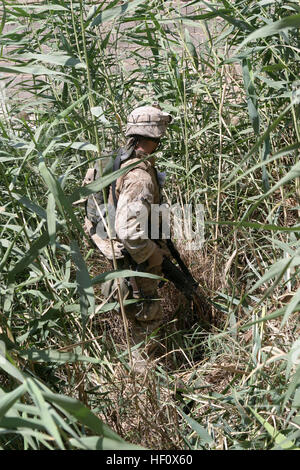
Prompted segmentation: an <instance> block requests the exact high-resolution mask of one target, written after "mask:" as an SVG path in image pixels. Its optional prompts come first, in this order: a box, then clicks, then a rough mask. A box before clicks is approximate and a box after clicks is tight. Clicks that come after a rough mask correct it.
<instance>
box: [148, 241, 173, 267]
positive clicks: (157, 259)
mask: <svg viewBox="0 0 300 470" xmlns="http://www.w3.org/2000/svg"><path fill="white" fill-rule="evenodd" d="M168 254H169V253H168V251H167V250H164V249H163V248H160V247H159V246H158V247H157V248H156V249H155V250H154V252H153V253H152V255H151V256H149V258H148V259H147V262H148V268H149V269H150V268H153V267H154V266H161V265H162V262H163V260H164V256H168Z"/></svg>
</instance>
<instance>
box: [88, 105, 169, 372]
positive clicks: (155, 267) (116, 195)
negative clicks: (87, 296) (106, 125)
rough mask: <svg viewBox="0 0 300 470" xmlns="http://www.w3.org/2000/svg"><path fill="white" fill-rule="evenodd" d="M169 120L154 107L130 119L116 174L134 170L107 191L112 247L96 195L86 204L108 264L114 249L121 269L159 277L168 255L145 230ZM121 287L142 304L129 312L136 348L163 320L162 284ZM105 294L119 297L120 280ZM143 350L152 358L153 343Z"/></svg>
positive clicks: (138, 280) (157, 195) (157, 193)
mask: <svg viewBox="0 0 300 470" xmlns="http://www.w3.org/2000/svg"><path fill="white" fill-rule="evenodd" d="M171 120H172V118H171V116H170V115H169V114H168V113H166V112H163V111H162V110H161V109H160V107H159V106H155V105H154V106H142V107H139V108H137V109H135V110H134V111H132V113H131V114H130V115H129V117H128V122H127V128H126V134H125V135H126V137H128V140H127V143H126V146H125V148H124V149H121V151H119V154H118V155H119V157H117V159H116V161H115V165H114V169H117V168H118V167H119V168H124V167H126V166H128V165H131V164H132V163H136V165H135V166H134V168H130V169H129V170H128V172H126V173H125V174H123V175H122V176H121V177H119V178H118V179H117V180H116V181H115V182H114V183H113V184H112V185H111V186H110V189H109V193H108V203H109V204H110V205H111V206H114V207H115V209H116V211H115V222H114V229H115V235H116V236H115V239H114V240H113V242H112V243H111V241H110V240H109V239H104V237H103V236H102V235H103V219H102V218H100V217H99V204H97V201H96V199H95V196H94V195H92V196H90V197H89V199H88V203H87V217H86V224H85V225H86V230H87V232H88V233H89V235H90V236H91V238H92V240H93V241H94V242H95V244H96V245H97V247H98V248H99V249H100V251H101V252H102V253H103V254H104V255H105V256H106V257H107V258H108V259H110V260H112V259H113V253H112V244H113V251H114V255H115V258H116V260H117V266H118V269H128V268H132V267H133V266H135V267H136V269H139V267H140V268H141V269H140V270H141V271H143V272H147V273H150V274H156V275H161V265H162V262H163V257H164V255H166V254H167V251H166V250H165V249H164V248H161V247H160V246H159V245H158V244H157V243H155V241H153V240H151V239H150V238H149V237H150V234H147V228H148V221H149V220H150V217H151V206H152V204H158V205H159V204H160V202H161V186H162V180H163V179H164V178H163V177H162V174H160V173H159V172H158V171H157V170H156V168H155V157H154V156H152V157H150V158H149V155H152V154H153V153H154V152H155V151H156V150H157V148H158V146H159V143H160V139H161V137H162V136H163V135H164V134H165V131H166V129H167V126H168V124H169V123H170V122H171ZM89 171H90V173H88V174H87V177H86V178H87V179H86V181H85V182H86V183H88V182H90V181H92V179H94V177H95V174H93V176H91V175H92V172H91V170H89ZM92 171H93V170H92ZM97 206H98V207H97ZM97 209H98V214H97ZM100 232H101V233H102V235H101V233H100ZM148 235H149V236H148ZM120 283H121V291H122V296H123V299H130V298H135V299H143V300H141V301H140V302H137V303H134V304H131V305H127V306H126V307H125V312H126V316H127V318H128V319H129V321H130V322H131V325H132V339H133V344H138V343H140V342H142V341H143V340H145V339H147V337H148V336H149V335H150V334H151V333H152V332H153V331H154V330H155V329H157V328H158V327H159V326H160V325H161V324H162V321H163V312H162V308H161V305H160V301H159V300H157V299H158V294H157V287H158V281H157V280H156V279H151V278H143V277H133V278H131V279H130V280H128V279H124V278H123V279H122V278H121V279H120ZM102 292H103V294H104V295H105V297H106V298H109V297H113V298H117V293H116V281H107V282H106V283H105V284H103V288H102ZM145 350H146V352H147V355H148V356H150V355H151V354H152V353H153V350H154V343H153V342H151V341H150V342H148V343H147V348H146V349H145ZM135 353H136V355H137V357H136V359H137V362H138V361H140V363H141V364H144V361H142V360H141V357H140V355H139V354H138V353H137V352H135ZM138 367H139V366H138Z"/></svg>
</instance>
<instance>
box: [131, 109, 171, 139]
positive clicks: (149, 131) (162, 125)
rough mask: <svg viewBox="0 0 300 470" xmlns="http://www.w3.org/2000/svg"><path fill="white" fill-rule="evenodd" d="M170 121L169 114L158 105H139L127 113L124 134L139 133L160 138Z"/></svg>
mask: <svg viewBox="0 0 300 470" xmlns="http://www.w3.org/2000/svg"><path fill="white" fill-rule="evenodd" d="M171 121H172V117H171V116H170V114H168V113H166V112H164V111H162V110H161V108H160V107H159V106H158V105H153V106H140V107H139V108H136V109H134V110H133V111H132V112H131V113H130V114H129V116H128V118H127V127H126V132H125V136H126V137H130V136H132V135H141V136H143V137H152V138H155V139H160V138H161V137H162V136H163V135H164V134H165V132H166V129H167V126H168V124H169V123H170V122H171Z"/></svg>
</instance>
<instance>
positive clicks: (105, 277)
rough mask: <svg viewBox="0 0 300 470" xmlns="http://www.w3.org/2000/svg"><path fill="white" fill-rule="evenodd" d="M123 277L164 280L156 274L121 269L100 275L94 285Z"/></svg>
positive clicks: (94, 279)
mask: <svg viewBox="0 0 300 470" xmlns="http://www.w3.org/2000/svg"><path fill="white" fill-rule="evenodd" d="M121 277H122V278H123V277H147V278H149V279H163V278H162V277H161V276H157V275H156V274H150V273H143V272H140V271H132V270H130V269H120V270H116V271H109V272H106V273H103V274H99V275H98V276H95V277H94V278H93V279H92V284H93V285H94V284H98V283H99V282H100V283H101V282H106V281H110V280H111V279H117V278H121Z"/></svg>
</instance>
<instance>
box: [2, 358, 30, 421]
mask: <svg viewBox="0 0 300 470" xmlns="http://www.w3.org/2000/svg"><path fill="white" fill-rule="evenodd" d="M0 364H1V358H0ZM25 392H26V385H25V384H24V383H23V384H22V385H19V387H17V388H16V389H15V390H13V391H12V392H9V393H4V394H3V395H1V396H0V420H1V419H2V418H3V416H4V415H5V414H6V412H7V411H8V410H9V409H10V408H11V407H12V406H13V405H14V403H15V402H16V401H17V400H18V399H19V398H20V397H21V396H22V395H24V393H25Z"/></svg>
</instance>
